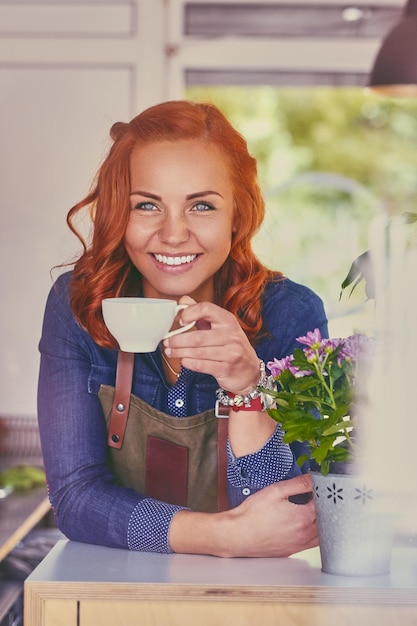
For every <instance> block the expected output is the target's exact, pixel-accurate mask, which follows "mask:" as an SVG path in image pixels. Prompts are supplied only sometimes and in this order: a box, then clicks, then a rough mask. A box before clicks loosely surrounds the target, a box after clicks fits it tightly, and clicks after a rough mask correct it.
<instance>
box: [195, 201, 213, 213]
mask: <svg viewBox="0 0 417 626" xmlns="http://www.w3.org/2000/svg"><path fill="white" fill-rule="evenodd" d="M215 210H216V209H215V208H214V206H213V205H212V204H210V203H209V202H197V203H196V204H194V206H193V211H197V212H199V213H204V211H215Z"/></svg>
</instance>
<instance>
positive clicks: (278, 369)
mask: <svg viewBox="0 0 417 626" xmlns="http://www.w3.org/2000/svg"><path fill="white" fill-rule="evenodd" d="M293 358H294V357H293V356H292V355H291V356H286V357H284V358H283V359H276V358H274V360H273V361H268V363H267V364H266V365H267V367H268V369H269V370H270V372H271V374H272V376H274V377H278V376H280V375H281V374H282V372H283V371H284V370H289V369H291V368H290V362H291V361H292V359H293ZM293 369H294V368H293Z"/></svg>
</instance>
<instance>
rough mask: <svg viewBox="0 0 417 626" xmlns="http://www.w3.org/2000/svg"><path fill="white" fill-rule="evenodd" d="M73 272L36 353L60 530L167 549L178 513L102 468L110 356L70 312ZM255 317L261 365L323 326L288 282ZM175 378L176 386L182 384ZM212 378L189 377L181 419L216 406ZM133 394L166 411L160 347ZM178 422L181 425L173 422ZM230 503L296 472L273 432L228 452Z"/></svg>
mask: <svg viewBox="0 0 417 626" xmlns="http://www.w3.org/2000/svg"><path fill="white" fill-rule="evenodd" d="M70 279H71V272H67V273H65V274H63V275H61V276H60V277H59V278H58V279H57V281H56V282H55V284H54V285H53V287H52V289H51V291H50V294H49V297H48V301H47V304H46V309H45V316H44V323H43V329H42V337H41V340H40V344H39V348H40V352H41V364H40V373H39V388H38V417H39V427H40V433H41V441H42V450H43V455H44V462H45V469H46V474H47V480H48V488H49V496H50V500H51V504H52V507H53V509H54V512H55V515H56V518H57V523H58V526H59V527H60V529H61V530H62V531H63V532H64V533H65V534H66V535H67V536H68V537H69V538H70V539H74V540H77V541H84V542H87V543H96V544H101V545H106V546H111V547H121V548H129V549H133V550H152V551H157V552H170V551H171V549H170V546H169V543H168V532H169V526H170V523H171V520H172V517H173V516H174V515H175V513H176V512H177V511H178V510H179V509H180V508H182V507H178V506H175V505H170V504H166V503H162V502H158V501H155V500H152V499H151V498H149V497H146V496H144V495H143V494H139V493H136V492H135V491H133V490H132V489H126V488H123V487H120V486H119V485H118V484H117V483H116V482H115V479H114V477H113V475H112V474H111V472H110V471H109V468H108V464H107V443H106V441H107V433H106V426H105V421H104V418H103V413H102V409H101V405H100V401H99V399H98V396H97V393H98V390H99V388H100V385H102V384H106V385H114V384H115V375H116V361H117V351H116V350H108V349H104V348H101V347H100V346H98V345H97V344H96V343H95V342H94V341H93V340H92V339H91V337H90V336H89V334H88V333H87V332H86V331H85V330H83V329H82V328H81V327H80V325H79V324H78V323H77V322H76V320H75V319H74V317H73V315H72V312H71V309H70V305H69V282H70ZM262 314H263V318H264V323H265V326H266V327H267V329H268V330H269V331H270V333H271V336H270V337H265V338H263V339H262V340H261V341H260V342H259V343H258V345H257V347H256V352H257V354H258V356H259V358H261V359H263V360H264V361H265V362H267V361H269V360H272V359H273V358H274V357H276V358H282V357H284V356H286V355H288V354H290V353H291V352H292V351H293V349H294V348H295V347H296V346H297V343H296V341H295V339H296V337H299V336H301V335H305V334H306V333H307V331H309V330H313V329H314V328H316V327H317V328H320V330H321V332H322V335H323V336H327V320H326V315H325V312H324V308H323V304H322V301H321V300H320V298H319V297H318V296H317V295H316V294H314V293H313V292H312V291H311V290H310V289H308V288H306V287H304V286H302V285H299V284H296V283H294V282H292V281H291V280H289V279H284V280H280V281H277V282H270V283H268V284H266V286H265V290H264V296H263V305H262ZM180 380H181V379H180ZM217 387H218V384H217V382H216V380H215V379H214V378H213V377H212V376H209V375H204V374H198V373H196V372H191V373H190V372H187V377H186V384H185V386H184V385H183V386H182V391H181V393H182V394H183V400H184V402H185V407H186V414H187V415H195V414H197V413H201V412H203V411H205V410H207V409H210V408H213V406H214V403H215V399H216V396H215V392H216V389H217ZM132 392H133V393H134V394H135V395H137V396H139V397H141V398H142V399H143V400H145V401H146V402H147V403H148V404H150V405H152V406H154V407H156V408H158V409H159V410H161V411H164V412H165V413H168V412H169V408H168V407H169V406H170V405H172V402H170V400H171V401H172V394H175V393H178V392H177V390H176V389H175V385H174V387H170V386H169V385H167V383H166V382H165V378H164V375H163V369H162V361H161V355H160V352H159V350H157V351H155V352H154V353H148V354H136V355H135V370H134V380H133V385H132ZM178 419H181V418H180V417H179V418H178ZM228 461H229V463H228V481H229V497H230V502H231V505H232V506H236V505H238V504H239V503H240V502H242V501H243V500H244V499H245V498H246V497H247V496H248V495H250V493H253V492H254V491H257V490H259V489H261V488H263V487H265V486H267V485H268V484H271V483H273V482H276V481H278V480H283V479H286V478H290V477H292V476H295V475H296V474H298V473H299V471H300V470H299V468H298V466H297V465H296V463H295V460H294V455H293V453H292V451H291V450H290V448H289V447H288V446H287V445H286V444H283V443H282V432H281V430H280V428H279V427H278V426H277V428H276V431H275V434H274V435H273V436H272V437H271V439H270V440H269V441H268V442H266V444H265V445H264V447H263V448H262V449H261V450H260V451H258V452H257V453H255V454H252V455H248V456H244V457H241V458H238V459H236V458H235V457H234V456H233V453H232V451H231V449H230V446H228Z"/></svg>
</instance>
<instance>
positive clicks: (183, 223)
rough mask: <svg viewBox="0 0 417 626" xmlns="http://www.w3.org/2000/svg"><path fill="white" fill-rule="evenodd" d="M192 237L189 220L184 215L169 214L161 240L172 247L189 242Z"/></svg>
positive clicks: (165, 220)
mask: <svg viewBox="0 0 417 626" xmlns="http://www.w3.org/2000/svg"><path fill="white" fill-rule="evenodd" d="M189 236H190V231H189V228H188V224H187V220H186V217H185V216H184V215H178V214H174V215H173V214H168V215H166V216H165V219H164V221H163V224H162V226H161V229H160V231H159V238H160V240H161V241H162V242H164V243H167V244H170V245H171V246H174V245H178V244H180V243H183V242H184V241H187V239H188V237H189Z"/></svg>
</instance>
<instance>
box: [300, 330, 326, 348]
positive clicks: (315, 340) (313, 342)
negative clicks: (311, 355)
mask: <svg viewBox="0 0 417 626" xmlns="http://www.w3.org/2000/svg"><path fill="white" fill-rule="evenodd" d="M321 340H322V337H321V332H320V330H319V329H318V328H315V329H314V330H313V331H312V330H309V331H308V333H307V335H305V336H304V337H297V341H298V342H299V343H302V344H304V345H306V346H309V348H313V349H314V350H317V349H318V348H320V345H321Z"/></svg>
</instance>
